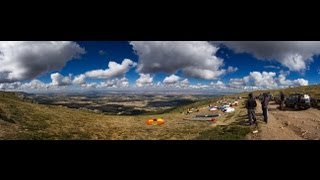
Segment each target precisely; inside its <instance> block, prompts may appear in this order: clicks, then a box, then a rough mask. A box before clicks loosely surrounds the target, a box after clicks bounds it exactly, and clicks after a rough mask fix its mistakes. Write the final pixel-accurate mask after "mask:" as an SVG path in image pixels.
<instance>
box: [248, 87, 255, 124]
mask: <svg viewBox="0 0 320 180" xmlns="http://www.w3.org/2000/svg"><path fill="white" fill-rule="evenodd" d="M256 107H257V102H256V100H255V99H254V98H253V95H252V93H250V94H249V99H248V101H247V103H246V108H247V110H248V118H249V124H250V125H252V124H253V123H256V122H257V118H256V113H255V108H256Z"/></svg>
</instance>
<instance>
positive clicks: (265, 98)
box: [261, 93, 270, 123]
mask: <svg viewBox="0 0 320 180" xmlns="http://www.w3.org/2000/svg"><path fill="white" fill-rule="evenodd" d="M269 101H270V97H269V95H268V94H267V93H263V98H262V101H261V106H262V113H263V119H264V122H266V123H268V105H269Z"/></svg>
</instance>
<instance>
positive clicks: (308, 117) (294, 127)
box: [248, 101, 320, 140]
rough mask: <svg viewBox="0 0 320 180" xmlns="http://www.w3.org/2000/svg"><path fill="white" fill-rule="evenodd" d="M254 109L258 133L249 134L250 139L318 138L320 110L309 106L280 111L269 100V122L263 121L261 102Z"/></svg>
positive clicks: (319, 132) (319, 134)
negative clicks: (305, 108)
mask: <svg viewBox="0 0 320 180" xmlns="http://www.w3.org/2000/svg"><path fill="white" fill-rule="evenodd" d="M257 103H258V107H257V109H256V112H257V115H258V116H257V118H258V127H257V128H258V131H259V132H258V133H257V134H253V133H252V134H249V135H248V139H251V140H303V139H320V129H319V127H320V111H319V110H317V109H313V108H310V109H308V110H301V111H293V110H291V109H286V110H284V111H280V110H279V109H277V106H278V105H275V104H274V103H273V102H270V106H269V108H270V110H269V122H268V124H266V123H264V122H263V116H262V110H261V104H260V102H258V101H257Z"/></svg>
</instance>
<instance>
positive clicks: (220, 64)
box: [0, 41, 320, 90]
mask: <svg viewBox="0 0 320 180" xmlns="http://www.w3.org/2000/svg"><path fill="white" fill-rule="evenodd" d="M17 49H19V50H20V51H19V52H18V53H17V54H18V55H12V54H10V53H9V52H12V51H16V50H17ZM21 49H23V50H24V49H25V51H22V50H21ZM57 49H58V50H57ZM0 52H1V53H0V55H3V57H2V56H0V62H1V60H2V62H3V63H4V64H5V66H4V67H3V68H2V69H1V68H0V85H1V86H0V88H1V87H2V89H5V88H8V87H11V86H12V84H13V83H16V84H19V85H17V86H14V87H19V86H21V85H22V84H24V83H25V84H27V85H26V86H24V87H28V88H31V89H32V88H33V87H37V88H39V87H47V88H48V87H54V86H59V87H60V86H61V87H64V89H68V87H66V86H69V87H70V88H75V86H77V85H81V87H96V86H99V85H101V86H100V87H103V88H108V87H113V88H115V87H116V88H121V87H124V86H125V87H127V88H128V87H129V88H137V87H140V88H146V87H149V88H150V87H158V88H159V87H161V88H165V89H167V88H177V87H179V88H181V87H183V88H184V89H188V88H190V89H192V88H195V89H197V88H198V87H199V88H200V89H201V87H202V85H204V86H203V88H217V89H220V90H225V89H230V87H233V88H238V89H243V88H244V87H246V86H248V87H249V86H251V87H254V88H258V89H259V88H262V89H268V88H275V87H276V88H278V87H280V88H281V87H288V86H299V85H310V84H318V83H319V78H320V60H319V59H320V56H319V54H320V42H291V41H290V42H189V41H185V42H175V41H171V42H153V41H147V42H142V41H140V42H128V41H78V42H63V43H62V42H58V43H52V42H41V43H38V42H32V43H31V42H23V43H22V42H19V43H3V44H0ZM44 52H46V53H48V55H47V54H41V53H44ZM19 53H21V54H19ZM28 53H29V54H28ZM32 53H34V54H32ZM36 53H37V54H36ZM39 54H40V55H39ZM51 56H52V57H51ZM76 56H79V57H80V58H75V57H76ZM30 57H33V59H31V60H28V59H27V58H30ZM46 57H47V58H46ZM1 58H2V59H1ZM27 61H29V62H27ZM46 61H47V62H46ZM110 62H111V66H112V67H111V66H110V67H109V66H108V64H109V63H110ZM112 64H113V65H112ZM28 66H30V67H28ZM19 68H21V70H20V69H19ZM11 71H12V72H11ZM8 72H9V73H8ZM10 72H11V74H10ZM80 75H83V81H81V82H80V81H79V83H75V81H74V80H75V78H76V77H77V76H80ZM138 79H140V80H138ZM35 80H36V81H35ZM137 80H138V81H137ZM183 80H184V81H183ZM32 81H33V82H32ZM31 82H32V83H33V84H30V83H31ZM118 82H119V83H118ZM137 82H140V86H139V85H138V83H137ZM28 83H29V84H28ZM268 83H269V84H270V87H269V85H268ZM39 84H40V85H39ZM107 84H108V85H107ZM10 85H11V86H10ZM35 85H37V86H35ZM89 85H90V86H89ZM156 85H158V86H156ZM205 85H207V86H208V87H205ZM118 86H119V87H118ZM120 86H121V87H120ZM21 87H22V86H21Z"/></svg>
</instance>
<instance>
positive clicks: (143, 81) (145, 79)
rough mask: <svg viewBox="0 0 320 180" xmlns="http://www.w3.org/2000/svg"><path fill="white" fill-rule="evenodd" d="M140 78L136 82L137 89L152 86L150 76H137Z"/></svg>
mask: <svg viewBox="0 0 320 180" xmlns="http://www.w3.org/2000/svg"><path fill="white" fill-rule="evenodd" d="M139 75H140V77H139V78H138V79H137V80H136V86H137V87H145V86H152V85H153V77H152V76H151V75H150V74H143V73H140V74H139Z"/></svg>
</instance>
